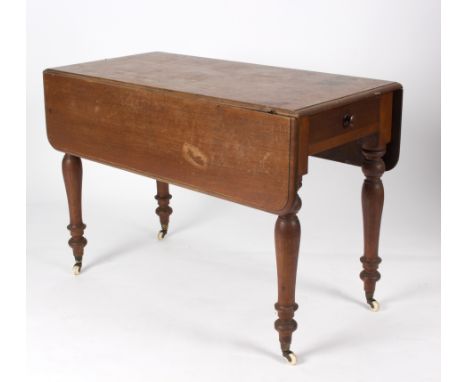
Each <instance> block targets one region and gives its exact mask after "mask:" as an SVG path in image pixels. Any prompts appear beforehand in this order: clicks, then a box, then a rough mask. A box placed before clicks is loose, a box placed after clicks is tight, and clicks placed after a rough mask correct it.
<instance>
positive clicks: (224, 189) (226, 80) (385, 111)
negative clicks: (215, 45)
mask: <svg viewBox="0 0 468 382" xmlns="http://www.w3.org/2000/svg"><path fill="white" fill-rule="evenodd" d="M44 89H45V108H46V121H47V135H48V138H49V141H50V144H51V145H52V146H53V147H54V148H55V149H57V150H59V151H62V152H64V153H65V156H64V158H63V162H62V170H63V177H64V180H65V187H66V191H67V197H68V206H69V213H70V224H69V225H68V229H69V230H70V232H71V239H70V241H69V245H70V247H71V248H72V249H73V255H74V257H75V262H76V263H75V265H74V267H73V269H74V273H75V274H79V273H80V270H81V266H82V258H83V249H84V247H85V245H86V239H85V238H84V236H83V234H84V229H85V227H86V226H85V224H84V223H83V220H82V216H81V182H82V165H81V159H80V158H86V159H90V160H93V161H96V162H100V163H103V164H107V165H110V166H113V167H117V168H120V169H124V170H128V171H132V172H135V173H138V174H142V175H146V176H148V177H151V178H154V179H156V184H157V195H156V200H157V202H158V205H159V206H158V208H157V209H156V213H157V215H158V216H159V219H160V222H161V231H159V235H158V236H159V238H160V239H163V238H164V236H165V235H166V234H167V232H168V224H169V216H170V215H171V213H172V208H171V207H170V206H169V201H170V199H171V195H170V194H169V186H168V185H169V183H172V184H175V185H179V186H181V187H186V188H189V189H192V190H195V191H199V192H203V193H206V194H209V195H212V196H216V197H219V198H223V199H226V200H229V201H233V202H236V203H240V204H243V205H246V206H250V207H253V208H256V209H260V210H263V211H266V212H270V213H273V214H276V215H278V218H277V221H276V226H275V248H276V265H277V275H278V302H277V303H276V304H275V308H276V310H277V311H278V319H277V320H276V321H275V328H276V330H277V331H278V332H279V340H280V344H281V350H282V354H283V356H284V357H285V358H286V359H287V360H288V362H289V363H291V364H295V363H296V356H295V355H294V353H293V352H292V351H291V350H290V344H291V337H292V333H293V332H294V331H295V330H296V327H297V323H296V321H295V320H294V319H293V317H294V312H295V310H296V309H297V307H298V305H297V304H296V301H295V298H294V295H295V284H296V269H297V258H298V253H299V240H300V234H301V228H300V223H299V220H298V217H297V213H298V211H299V209H300V208H301V199H300V198H299V196H298V190H299V188H300V187H301V182H302V176H303V175H305V174H306V173H307V162H308V157H309V156H317V157H321V158H327V159H331V160H334V161H338V162H342V163H347V164H351V165H357V166H361V167H362V171H363V173H364V175H365V180H364V184H363V187H362V210H363V220H364V255H363V256H362V257H361V262H362V264H363V271H362V272H361V274H360V277H361V279H362V280H363V281H364V290H365V297H366V301H367V303H368V304H369V306H370V307H371V310H373V311H377V310H378V309H379V305H378V303H377V301H376V300H375V299H374V290H375V284H376V281H377V280H379V278H380V274H379V272H378V270H377V268H378V265H379V263H380V261H381V259H380V257H379V256H378V242H379V231H380V220H381V215H382V207H383V201H384V189H383V185H382V181H381V176H382V174H383V173H384V172H385V171H388V170H391V169H392V168H393V167H394V166H395V165H396V163H397V161H398V157H399V147H400V126H401V108H402V87H401V85H400V84H398V83H395V82H388V81H381V80H373V79H367V78H357V77H348V76H341V75H334V74H326V73H317V72H309V71H303V70H293V69H284V68H276V67H271V66H262V65H253V64H246V63H238V62H230V61H222V60H213V59H206V58H200V57H191V56H183V55H176V54H169V53H161V52H154V53H146V54H139V55H134V56H128V57H121V58H115V59H108V60H102V61H95V62H89V63H84V64H77V65H71V66H64V67H60V68H55V69H47V70H45V71H44Z"/></svg>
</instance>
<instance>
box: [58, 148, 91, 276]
mask: <svg viewBox="0 0 468 382" xmlns="http://www.w3.org/2000/svg"><path fill="white" fill-rule="evenodd" d="M62 172H63V179H64V181H65V189H66V190H67V199H68V210H69V212H70V224H69V225H68V227H67V228H68V229H69V230H70V234H71V239H70V240H69V241H68V244H69V245H70V247H71V248H72V250H73V256H74V257H75V265H74V266H73V273H74V274H75V275H79V274H80V271H81V264H82V259H83V251H84V247H85V245H86V243H87V241H86V238H85V237H84V236H83V234H84V230H85V228H86V225H85V224H84V223H83V220H82V217H81V182H82V178H83V168H82V166H81V159H80V158H78V157H76V156H74V155H70V154H65V156H64V157H63V160H62Z"/></svg>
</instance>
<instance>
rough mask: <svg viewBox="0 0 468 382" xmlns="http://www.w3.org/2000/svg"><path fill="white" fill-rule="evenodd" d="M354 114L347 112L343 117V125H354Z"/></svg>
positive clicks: (345, 126)
mask: <svg viewBox="0 0 468 382" xmlns="http://www.w3.org/2000/svg"><path fill="white" fill-rule="evenodd" d="M353 122H354V114H345V115H344V117H343V127H344V128H347V127H350V126H352V125H353Z"/></svg>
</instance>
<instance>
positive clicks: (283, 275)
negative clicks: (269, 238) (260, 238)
mask: <svg viewBox="0 0 468 382" xmlns="http://www.w3.org/2000/svg"><path fill="white" fill-rule="evenodd" d="M300 208H301V200H300V199H299V197H297V199H296V202H295V206H294V208H293V211H292V212H290V213H288V214H286V215H283V216H278V219H277V220H276V225H275V247H276V269H277V274H278V302H277V303H276V304H275V309H276V310H277V311H278V319H277V320H276V321H275V329H276V330H277V331H278V333H279V341H280V344H281V350H282V352H283V356H284V357H285V358H286V359H287V360H288V362H289V363H290V364H293V365H294V364H295V363H296V356H295V354H294V353H293V352H292V351H291V349H290V346H291V339H292V333H293V332H294V331H295V330H296V328H297V322H296V321H295V320H294V318H293V317H294V312H295V311H296V309H297V307H298V305H297V304H296V301H295V290H296V271H297V258H298V255H299V242H300V239H301V225H300V223H299V219H298V218H297V215H296V214H297V212H298V211H299V209H300Z"/></svg>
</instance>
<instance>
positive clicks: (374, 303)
mask: <svg viewBox="0 0 468 382" xmlns="http://www.w3.org/2000/svg"><path fill="white" fill-rule="evenodd" d="M369 307H370V310H371V311H373V312H378V311H379V310H380V304H379V302H378V301H377V300H372V301H371V302H369Z"/></svg>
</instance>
